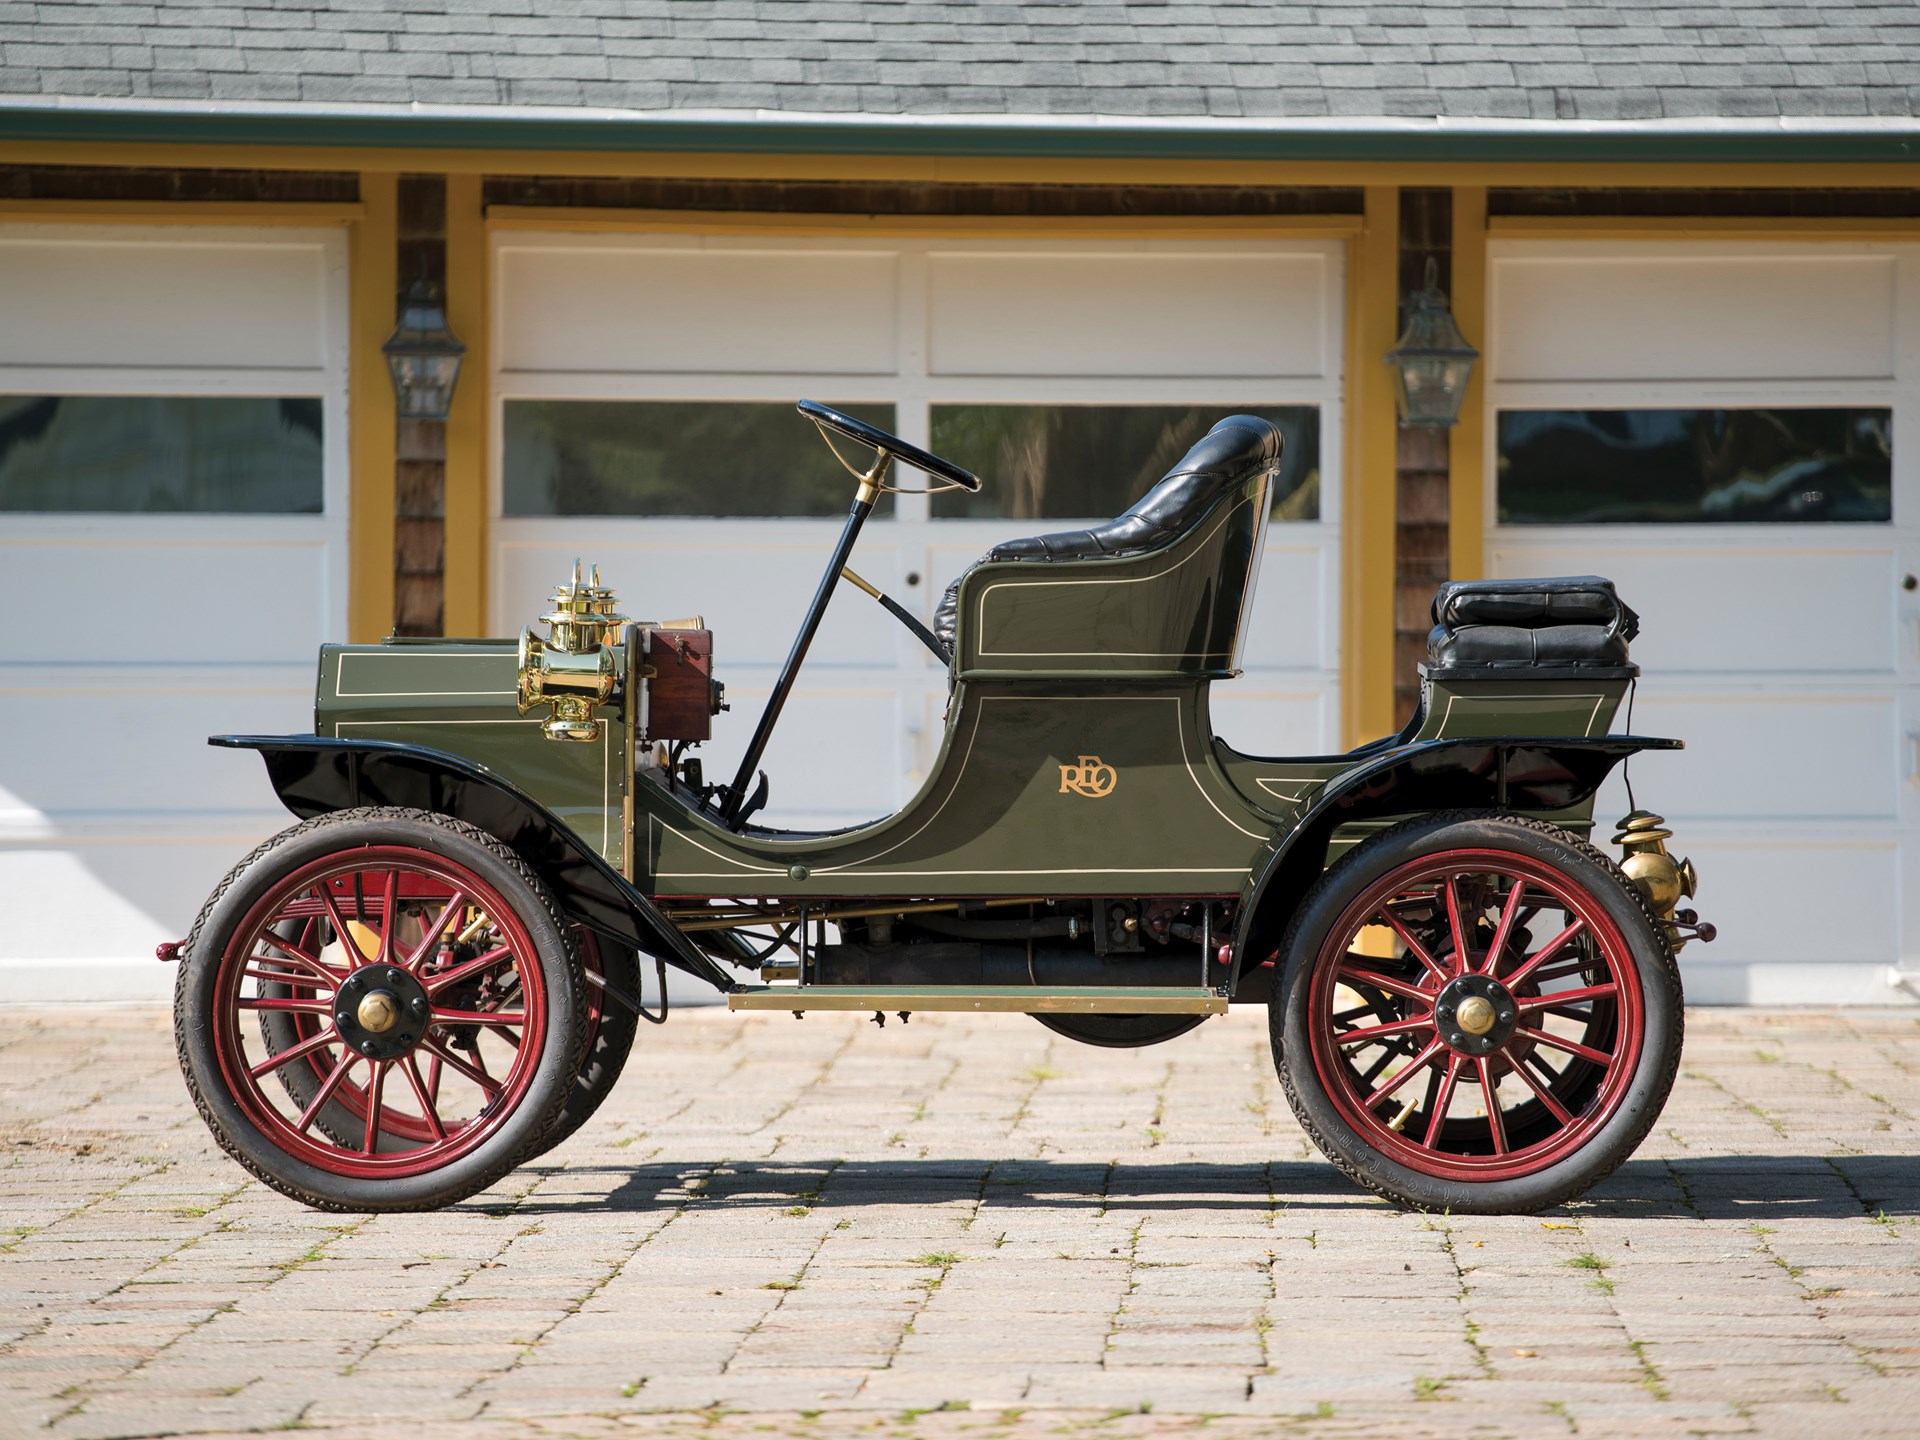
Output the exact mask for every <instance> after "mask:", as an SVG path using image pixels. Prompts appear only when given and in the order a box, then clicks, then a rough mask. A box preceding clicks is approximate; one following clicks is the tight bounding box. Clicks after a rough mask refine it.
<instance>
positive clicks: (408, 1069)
mask: <svg viewBox="0 0 1920 1440" xmlns="http://www.w3.org/2000/svg"><path fill="white" fill-rule="evenodd" d="M434 1063H435V1064H436V1065H438V1063H439V1062H438V1061H437V1060H436V1061H435V1062H434ZM400 1072H401V1073H402V1074H403V1075H405V1076H406V1077H407V1084H408V1086H409V1087H411V1089H412V1090H413V1098H414V1099H416V1100H418V1101H419V1102H420V1115H421V1118H423V1119H424V1120H425V1121H426V1122H427V1129H429V1130H431V1131H432V1132H433V1138H434V1139H436V1140H444V1139H446V1138H447V1127H446V1126H445V1125H442V1124H441V1123H440V1110H439V1107H438V1106H436V1105H435V1104H434V1103H433V1101H432V1100H431V1099H430V1098H428V1095H427V1086H426V1082H425V1081H424V1080H422V1079H421V1078H420V1062H419V1061H418V1060H416V1059H415V1058H414V1057H413V1054H412V1052H411V1051H409V1052H408V1054H407V1057H406V1059H404V1060H403V1061H401V1063H400ZM435 1078H436V1079H437V1078H438V1072H437V1071H436V1072H435Z"/></svg>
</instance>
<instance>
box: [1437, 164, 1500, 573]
mask: <svg viewBox="0 0 1920 1440" xmlns="http://www.w3.org/2000/svg"><path fill="white" fill-rule="evenodd" d="M1452 298H1453V318H1454V323H1455V324H1457V325H1459V327H1460V333H1461V334H1462V335H1465V336H1466V337H1467V343H1468V344H1469V345H1471V346H1473V348H1474V349H1476V350H1478V351H1479V352H1480V361H1479V363H1478V364H1476V365H1475V366H1474V367H1473V382H1472V383H1471V384H1470V385H1469V386H1468V387H1467V399H1466V403H1465V404H1463V405H1462V406H1461V407H1460V423H1459V424H1458V425H1456V426H1454V428H1453V434H1452V436H1451V437H1450V443H1451V446H1452V449H1451V452H1450V455H1449V463H1448V467H1447V468H1448V476H1447V516H1448V522H1447V523H1448V526H1449V530H1448V535H1447V569H1448V572H1449V575H1450V578H1452V579H1455V580H1475V579H1479V578H1480V577H1481V576H1483V575H1485V573H1486V564H1487V513H1486V510H1487V506H1486V495H1487V486H1486V476H1487V448H1486V447H1487V407H1486V394H1487V367H1488V365H1489V364H1490V363H1491V357H1489V356H1488V354H1487V190H1486V187H1485V186H1484V185H1461V186H1456V187H1455V188H1454V192H1453V296H1452Z"/></svg>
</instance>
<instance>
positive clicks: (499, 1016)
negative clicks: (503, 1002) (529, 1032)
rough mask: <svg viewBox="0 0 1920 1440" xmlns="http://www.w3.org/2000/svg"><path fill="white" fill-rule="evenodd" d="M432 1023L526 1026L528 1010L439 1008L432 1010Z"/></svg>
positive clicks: (430, 1022)
mask: <svg viewBox="0 0 1920 1440" xmlns="http://www.w3.org/2000/svg"><path fill="white" fill-rule="evenodd" d="M428 1023H429V1024H432V1025H493V1026H502V1025H512V1026H519V1027H524V1026H525V1025H526V1023H527V1012H526V1011H524V1010H439V1009H436V1010H434V1011H433V1012H431V1018H430V1019H429V1021H428Z"/></svg>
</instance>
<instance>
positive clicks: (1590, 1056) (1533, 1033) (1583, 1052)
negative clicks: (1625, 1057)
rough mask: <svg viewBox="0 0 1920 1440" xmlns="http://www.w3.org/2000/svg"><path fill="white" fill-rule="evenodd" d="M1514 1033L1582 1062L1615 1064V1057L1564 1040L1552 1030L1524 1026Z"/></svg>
mask: <svg viewBox="0 0 1920 1440" xmlns="http://www.w3.org/2000/svg"><path fill="white" fill-rule="evenodd" d="M1514 1033H1515V1034H1517V1035H1524V1036H1526V1037H1527V1038H1528V1039H1529V1040H1532V1041H1534V1042H1535V1043H1537V1044H1540V1045H1551V1046H1552V1047H1553V1048H1554V1049H1556V1050H1564V1051H1566V1052H1567V1053H1568V1054H1569V1055H1578V1056H1579V1057H1580V1058H1581V1059H1582V1060H1591V1061H1593V1063H1594V1064H1596V1065H1611V1064H1613V1056H1611V1055H1609V1054H1607V1052H1606V1051H1604V1050H1595V1049H1594V1048H1593V1047H1592V1046H1591V1045H1581V1044H1578V1043H1576V1042H1575V1041H1572V1040H1563V1039H1561V1038H1560V1037H1559V1036H1558V1035H1555V1034H1554V1033H1553V1032H1552V1031H1550V1030H1529V1029H1528V1028H1527V1027H1526V1026H1524V1025H1522V1026H1520V1027H1518V1028H1517V1029H1516V1030H1515V1032H1514Z"/></svg>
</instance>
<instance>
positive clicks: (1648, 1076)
mask: <svg viewBox="0 0 1920 1440" xmlns="http://www.w3.org/2000/svg"><path fill="white" fill-rule="evenodd" d="M1463 848H1488V849H1507V850H1512V851H1515V852H1518V853H1520V854H1522V855H1526V856H1530V857H1532V858H1534V859H1535V860H1540V861H1545V862H1547V863H1549V864H1552V865H1554V866H1555V867H1556V868H1558V869H1559V870H1561V871H1562V873H1564V874H1566V875H1567V876H1568V877H1569V878H1570V879H1572V880H1574V881H1575V882H1576V883H1578V884H1579V885H1580V886H1581V887H1582V888H1583V889H1585V890H1586V891H1587V892H1588V894H1590V895H1591V896H1592V897H1593V898H1594V899H1595V900H1596V901H1597V902H1598V903H1599V905H1600V906H1602V907H1603V908H1604V910H1605V911H1606V913H1607V915H1608V916H1609V918H1611V919H1612V920H1613V922H1614V923H1615V924H1616V925H1618V926H1619V928H1620V932H1621V934H1622V935H1623V936H1624V937H1625V938H1626V942H1627V945H1628V948H1629V950H1630V952H1631V955H1632V959H1633V964H1634V969H1635V972H1636V973H1637V974H1638V976H1639V979H1640V984H1641V989H1642V992H1643V996H1644V1004H1645V1019H1644V1040H1643V1043H1642V1046H1641V1052H1640V1056H1639V1060H1638V1062H1637V1063H1636V1065H1635V1067H1634V1073H1633V1076H1632V1078H1631V1080H1630V1081H1629V1083H1628V1086H1627V1089H1626V1092H1625V1094H1624V1095H1623V1097H1622V1098H1621V1101H1620V1104H1619V1106H1618V1108H1617V1109H1616V1110H1615V1111H1614V1113H1613V1115H1612V1116H1611V1117H1610V1118H1609V1119H1608V1120H1607V1121H1606V1123H1605V1124H1604V1125H1603V1126H1602V1128H1601V1129H1600V1130H1599V1131H1598V1132H1597V1133H1596V1134H1595V1135H1594V1136H1593V1137H1592V1138H1591V1139H1590V1140H1589V1141H1588V1142H1587V1143H1586V1144H1585V1145H1583V1146H1582V1147H1581V1148H1580V1149H1578V1150H1576V1151H1574V1152H1573V1153H1572V1154H1570V1155H1568V1156H1566V1157H1565V1158H1564V1159H1562V1160H1560V1161H1558V1162H1557V1163H1555V1164H1553V1165H1551V1166H1549V1167H1547V1168H1545V1169H1543V1170H1539V1171H1536V1172H1535V1173H1533V1174H1531V1175H1525V1176H1520V1177H1517V1178H1512V1179H1504V1180H1492V1181H1470V1180H1460V1179H1451V1178H1443V1177H1437V1176H1432V1175H1426V1174H1423V1173H1421V1172H1420V1171H1418V1170H1414V1169H1412V1168H1410V1167H1408V1166H1406V1165H1403V1164H1400V1163H1399V1162H1397V1161H1396V1160H1394V1159H1393V1158H1391V1157H1390V1156H1388V1155H1385V1154H1383V1153H1381V1152H1380V1151H1379V1150H1377V1149H1375V1148H1374V1147H1373V1146H1371V1145H1369V1144H1368V1143H1367V1142H1366V1141H1365V1140H1364V1139H1362V1138H1361V1136H1360V1135H1359V1134H1357V1133H1356V1132H1355V1131H1354V1129H1353V1128H1352V1127H1351V1126H1350V1125H1349V1124H1348V1123H1347V1121H1346V1120H1345V1119H1344V1118H1343V1117H1342V1116H1341V1114H1340V1112H1339V1110H1338V1109H1337V1108H1336V1107H1335V1105H1334V1103H1333V1101H1332V1099H1331V1098H1330V1097H1329V1096H1328V1095H1327V1093H1326V1090H1325V1089H1324V1087H1323V1085H1322V1082H1321V1080H1320V1077H1319V1075H1318V1074H1317V1073H1316V1072H1315V1069H1314V1065H1313V1060H1312V1050H1311V1045H1310V1041H1309V1032H1308V1028H1307V1027H1308V1024H1309V1018H1310V1017H1309V1004H1308V996H1309V991H1310V988H1311V986H1310V981H1311V972H1312V968H1313V965H1314V963H1315V961H1316V959H1317V957H1318V955H1319V952H1320V948H1321V945H1322V943H1323V942H1324V940H1325V937H1326V935H1327V932H1328V930H1329V929H1330V928H1331V927H1332V926H1333V925H1334V923H1335V922H1336V921H1337V920H1338V919H1339V918H1340V916H1341V914H1342V913H1343V912H1344V911H1345V910H1346V908H1347V907H1348V906H1349V905H1350V904H1352V903H1353V902H1354V901H1355V900H1356V899H1358V898H1359V896H1360V894H1361V893H1362V892H1363V891H1364V890H1365V889H1366V888H1367V887H1368V886H1369V885H1371V884H1372V883H1373V882H1374V881H1376V880H1378V879H1379V878H1380V877H1381V876H1383V875H1385V874H1386V873H1387V872H1388V871H1389V870H1392V869H1394V868H1395V867H1396V866H1398V865H1401V864H1403V863H1405V862H1407V861H1409V860H1413V859H1417V858H1419V857H1420V856H1422V855H1426V854H1430V853H1434V852H1437V851H1444V850H1455V849H1463ZM1280 965H1281V978H1280V984H1279V986H1278V988H1277V989H1276V990H1275V992H1274V997H1273V999H1272V1001H1271V1002H1270V1004H1269V1006H1268V1021H1269V1025H1270V1028H1271V1034H1272V1039H1273V1054H1274V1064H1275V1067H1276V1068H1277V1069H1278V1071H1279V1073H1280V1084H1281V1087H1282V1088H1283V1089H1284V1090H1285V1091H1286V1094H1287V1101H1288V1103H1289V1104H1290V1105H1292V1107H1293V1113H1294V1116H1295V1118H1296V1119H1298V1120H1299V1122H1300V1125H1301V1128H1302V1129H1304V1130H1305V1131H1306V1132H1307V1134H1308V1136H1309V1137H1310V1138H1311V1139H1312V1140H1313V1143H1314V1144H1315V1145H1317V1146H1318V1147H1319V1148H1320V1152H1321V1153H1322V1154H1323V1155H1325V1156H1326V1157H1327V1158H1328V1159H1329V1160H1331V1161H1332V1162H1333V1163H1334V1164H1335V1165H1337V1166H1338V1167H1339V1168H1340V1169H1341V1170H1342V1171H1344V1172H1345V1173H1346V1174H1347V1175H1348V1176H1349V1177H1350V1178H1351V1179H1353V1180H1354V1181H1356V1182H1357V1183H1359V1184H1360V1185H1363V1186H1365V1187H1366V1188H1367V1189H1369V1190H1371V1191H1373V1192H1374V1193H1375V1194H1376V1195H1379V1196H1382V1197H1383V1198H1385V1199H1387V1200H1390V1201H1392V1202H1393V1203H1394V1204H1396V1205H1400V1206H1403V1207H1405V1208H1407V1209H1411V1210H1451V1211H1455V1212H1459V1213H1463V1214H1474V1215H1514V1214H1532V1213H1535V1212H1538V1211H1541V1210H1545V1209H1549V1208H1551V1207H1552V1206H1555V1205H1560V1204H1564V1203H1565V1202H1566V1201H1568V1200H1571V1199H1573V1198H1574V1197H1575V1196H1577V1195H1580V1194H1583V1193H1584V1192H1585V1191H1587V1190H1589V1189H1591V1188H1592V1187H1593V1186H1594V1185H1597V1184H1598V1183H1599V1182H1600V1181H1602V1180H1604V1179H1605V1178H1606V1177H1607V1176H1609V1175H1611V1174H1612V1173H1613V1172H1614V1171H1615V1170H1616V1169H1618V1168H1619V1167H1620V1166H1621V1165H1622V1164H1623V1163H1625V1161H1626V1160H1627V1158H1628V1157H1629V1156H1631V1155H1632V1154H1633V1152H1634V1150H1635V1149H1636V1148H1638V1146H1639V1144H1640V1142H1641V1141H1642V1140H1644V1139H1645V1138H1646V1136H1647V1132H1648V1131H1650V1130H1651V1129H1652V1128H1653V1125H1654V1122H1655V1121H1656V1120H1657V1119H1658V1118H1659V1116H1660V1111H1661V1108H1662V1107H1663V1106H1664V1105H1665V1104H1666V1100H1667V1095H1668V1093H1669V1092H1670V1091H1671V1090H1672V1089H1673V1081H1674V1076H1675V1075H1676V1074H1677V1073H1678V1071H1679V1068H1680V1049H1681V1042H1682V1038H1683V1037H1682V1031H1683V1028H1684V1023H1685V1017H1684V1009H1683V1000H1682V995H1681V986H1680V969H1679V966H1678V965H1677V964H1676V963H1675V961H1674V957H1673V950H1672V948H1671V947H1670V946H1669V945H1668V943H1667V939H1666V936H1665V934H1664V933H1663V932H1662V930H1661V928H1660V926H1659V925H1658V923H1657V922H1656V921H1655V920H1654V917H1653V915H1652V913H1651V912H1650V911H1649V910H1648V909H1647V906H1646V903H1645V901H1643V900H1642V899H1641V898H1640V894H1639V892H1638V891H1637V890H1635V889H1634V888H1633V886H1632V884H1631V883H1630V882H1629V881H1628V880H1627V878H1626V876H1625V875H1623V874H1622V873H1621V872H1620V869H1619V867H1618V866H1617V865H1615V864H1614V863H1613V862H1612V861H1611V860H1609V859H1608V858H1607V857H1606V856H1605V855H1603V854H1602V853H1601V852H1600V851H1598V850H1596V849H1595V848H1594V847H1593V846H1591V845H1589V844H1588V843H1587V842H1586V841H1585V840H1583V839H1581V838H1580V837H1579V836H1578V835H1575V834H1573V833H1572V832H1571V831H1568V830H1565V829H1562V828H1561V827H1559V826H1557V825H1550V824H1547V823H1546V822H1545V821H1541V820H1535V819H1531V818H1529V817H1526V816H1518V815H1488V814H1483V813H1477V812H1472V811H1445V812H1441V813H1439V814H1434V815H1427V816H1422V817H1420V818H1418V819H1414V820H1408V821H1406V822H1404V823H1402V824H1400V825H1396V826H1394V827H1393V828H1392V829H1389V830H1385V831H1382V832H1381V833H1380V834H1378V835H1375V836H1373V837H1372V838H1371V839H1369V840H1367V841H1366V842H1365V843H1363V844H1361V845H1359V846H1357V847H1356V848H1355V849H1354V850H1353V851H1352V852H1351V853H1350V854H1348V855H1347V856H1346V857H1345V858H1344V859H1342V860H1341V861H1340V863H1339V864H1337V865H1335V866H1334V867H1333V868H1332V869H1330V870H1328V871H1327V872H1326V873H1325V874H1324V875H1322V876H1321V877H1320V879H1319V880H1318V881H1317V882H1316V883H1315V884H1314V886H1313V888H1312V889H1311V890H1309V891H1308V892H1307V895H1306V897H1305V899H1303V900H1302V901H1301V904H1300V907H1299V909H1298V910H1297V911H1296V912H1295V913H1294V916H1293V920H1292V922H1291V923H1290V924H1289V925H1288V927H1287V933H1286V938H1285V939H1284V940H1283V941H1282V942H1281V946H1280Z"/></svg>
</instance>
